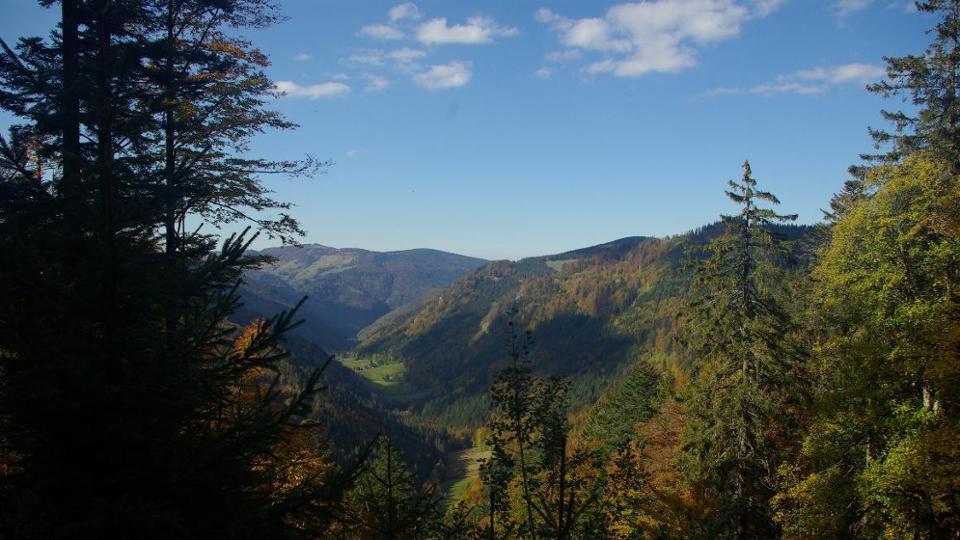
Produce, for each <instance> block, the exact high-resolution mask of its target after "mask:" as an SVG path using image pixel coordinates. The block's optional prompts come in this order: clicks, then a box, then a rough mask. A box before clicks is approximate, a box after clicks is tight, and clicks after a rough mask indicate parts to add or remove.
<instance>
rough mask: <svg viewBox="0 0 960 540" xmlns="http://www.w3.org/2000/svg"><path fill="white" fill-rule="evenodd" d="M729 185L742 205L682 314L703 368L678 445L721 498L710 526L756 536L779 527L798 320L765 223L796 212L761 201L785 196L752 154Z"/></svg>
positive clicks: (709, 491)
mask: <svg viewBox="0 0 960 540" xmlns="http://www.w3.org/2000/svg"><path fill="white" fill-rule="evenodd" d="M729 186H730V189H729V190H727V191H726V194H727V197H728V198H729V199H730V200H731V201H733V202H734V203H736V204H738V205H739V206H740V207H741V210H740V213H739V214H737V215H732V216H724V217H723V219H724V222H725V223H726V230H725V232H724V234H723V235H722V236H720V237H719V238H717V239H715V240H713V241H711V242H710V243H709V244H708V245H707V247H706V251H707V258H706V259H702V260H700V261H699V262H697V263H696V271H695V274H694V280H693V293H692V294H693V298H692V300H691V301H690V306H689V308H688V311H687V314H686V320H685V324H686V328H687V338H688V339H689V345H690V349H691V352H692V354H693V356H694V358H695V359H696V362H697V368H696V369H697V372H698V376H697V380H696V382H695V383H694V385H693V387H692V389H691V395H690V396H689V399H688V403H687V408H688V422H687V425H686V426H685V431H684V436H683V440H682V444H683V448H684V457H685V460H684V463H685V465H686V472H687V476H688V479H689V481H690V482H691V484H692V485H693V486H694V488H695V489H700V490H703V491H704V493H705V496H706V497H707V498H709V499H712V500H715V501H717V504H718V505H719V509H718V513H717V515H716V516H715V521H716V523H715V527H716V528H715V529H714V533H713V534H716V535H731V536H733V537H736V538H755V537H765V536H768V535H771V534H773V530H772V524H771V521H770V515H769V509H768V501H769V499H770V497H771V496H772V495H773V488H774V485H773V480H774V474H775V471H776V467H777V465H778V464H779V462H780V459H781V456H780V448H778V443H777V440H776V436H777V430H778V426H781V425H782V424H783V422H784V415H785V413H786V408H785V404H786V403H787V402H788V401H787V396H788V392H789V389H788V385H789V384H790V381H789V380H788V374H789V372H790V370H791V369H792V368H793V366H794V363H795V361H796V359H797V358H796V352H795V351H793V350H791V347H790V346H789V345H788V344H787V341H786V339H787V338H786V337H787V336H788V335H789V333H790V331H791V326H792V322H791V319H790V317H789V315H788V314H787V313H786V312H785V311H784V309H783V307H782V306H781V304H780V302H779V301H778V298H777V290H776V279H775V274H776V268H775V264H776V263H777V261H778V260H779V259H780V257H781V253H782V252H781V250H780V249H779V247H780V246H779V244H780V242H779V241H778V238H777V237H776V235H775V234H774V233H773V232H771V231H770V230H769V229H768V227H769V226H770V225H773V224H776V223H781V222H788V221H793V220H795V219H796V215H781V214H777V213H776V212H775V211H774V210H772V209H770V208H767V207H763V206H760V204H761V203H764V202H766V203H769V204H773V205H776V204H779V200H777V198H776V197H775V196H774V195H773V194H771V193H769V192H766V191H763V190H761V189H759V187H758V183H757V181H756V180H755V179H754V178H753V176H752V171H751V169H750V164H749V163H744V165H743V177H742V179H741V181H740V182H734V181H730V182H729Z"/></svg>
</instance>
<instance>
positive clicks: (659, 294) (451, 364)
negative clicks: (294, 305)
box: [355, 223, 814, 429]
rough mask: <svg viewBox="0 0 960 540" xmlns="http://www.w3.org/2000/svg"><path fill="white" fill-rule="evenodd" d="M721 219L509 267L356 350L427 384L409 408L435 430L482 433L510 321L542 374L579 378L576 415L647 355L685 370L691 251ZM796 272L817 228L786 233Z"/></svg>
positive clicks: (473, 278) (467, 284) (449, 294)
mask: <svg viewBox="0 0 960 540" xmlns="http://www.w3.org/2000/svg"><path fill="white" fill-rule="evenodd" d="M722 230H723V225H722V224H719V223H716V224H713V225H709V226H706V227H703V228H702V229H698V230H697V231H694V232H691V233H687V234H683V235H679V236H676V237H671V238H666V239H658V238H643V237H635V238H627V239H622V240H617V241H614V242H610V243H608V244H602V245H599V246H594V247H590V248H584V249H579V250H575V251H571V252H567V253H562V254H558V255H551V256H545V257H535V258H530V259H524V260H521V261H517V262H509V261H498V262H493V263H489V264H487V265H486V266H484V267H481V268H479V269H477V270H476V271H474V272H471V273H470V274H468V275H467V276H465V277H464V278H462V279H460V280H459V281H457V282H456V283H454V284H453V285H451V286H450V287H448V288H447V289H445V290H443V291H442V292H441V293H440V294H439V296H437V297H436V298H435V299H434V300H432V301H431V302H430V303H429V304H428V305H426V306H424V307H422V308H421V309H419V310H418V311H416V312H414V313H411V314H410V315H408V316H407V317H405V318H404V319H402V320H400V321H396V322H394V323H393V324H391V325H389V326H386V327H382V328H379V329H378V330H377V331H376V332H374V333H372V334H370V335H368V336H367V337H366V339H365V340H364V341H363V342H361V343H360V344H359V345H358V347H357V348H356V351H355V354H356V355H358V356H360V357H361V358H362V357H364V356H380V357H383V358H385V359H386V361H392V362H400V363H402V364H404V366H405V368H406V370H405V375H404V381H405V382H406V383H407V384H408V385H409V386H411V387H413V388H416V390H417V391H416V393H415V394H413V395H412V396H410V400H409V402H408V403H403V404H401V406H403V407H406V406H412V407H413V409H414V410H415V412H416V413H417V415H418V416H420V417H421V418H422V419H423V421H424V422H426V423H427V424H435V425H438V426H443V427H448V428H454V429H457V428H474V427H477V426H478V425H479V424H480V423H482V422H483V421H484V419H485V418H486V415H487V412H488V408H489V402H488V400H487V398H486V393H487V390H488V389H489V387H490V385H491V384H492V383H493V380H494V379H495V378H496V375H497V373H498V372H499V371H500V370H501V369H502V368H503V367H504V365H505V363H506V362H507V355H506V351H507V347H508V342H507V339H506V337H505V332H506V330H507V322H508V320H514V321H518V323H519V322H522V323H523V324H524V325H526V326H527V327H528V328H529V330H530V331H531V332H532V334H533V338H534V339H533V345H532V347H531V354H530V358H531V367H532V368H533V370H534V372H535V373H537V374H538V375H543V376H549V375H556V376H562V377H566V378H569V379H570V380H571V383H572V385H573V388H572V392H573V393H572V399H573V405H574V407H577V408H579V407H583V406H586V405H588V404H590V403H593V402H594V401H595V400H596V399H597V398H598V397H599V395H600V394H601V392H602V391H603V390H604V389H605V388H607V387H608V386H609V384H610V383H611V381H613V380H617V379H618V378H619V377H620V376H621V375H622V373H623V372H624V370H625V369H629V367H630V366H631V365H633V364H635V363H637V362H638V361H640V360H641V359H643V360H645V361H648V362H652V363H653V364H655V365H656V366H657V367H658V368H660V369H663V370H666V371H669V372H673V371H674V370H677V369H681V368H682V367H683V363H684V360H683V354H682V352H679V351H678V350H677V347H676V341H675V338H676V328H675V327H676V318H677V315H678V310H679V308H680V306H681V305H682V304H683V302H684V299H685V297H686V295H687V292H688V289H689V286H690V272H689V271H688V270H687V269H685V268H684V267H683V264H682V262H683V260H684V255H685V253H687V252H688V251H690V250H695V249H696V248H697V247H698V246H702V245H703V244H704V243H705V242H707V241H709V240H710V239H711V238H713V237H716V236H717V235H719V234H720V233H721V232H722ZM776 230H777V231H778V232H779V233H780V234H782V235H784V236H785V237H787V238H788V239H789V240H790V243H791V249H792V250H793V253H792V255H793V258H792V259H791V260H790V262H789V265H790V267H791V268H793V269H796V270H798V271H799V270H801V269H802V268H804V266H805V265H806V264H809V260H810V255H811V250H812V242H813V241H814V240H813V236H814V235H813V232H814V230H813V229H811V228H809V227H780V228H777V229H776Z"/></svg>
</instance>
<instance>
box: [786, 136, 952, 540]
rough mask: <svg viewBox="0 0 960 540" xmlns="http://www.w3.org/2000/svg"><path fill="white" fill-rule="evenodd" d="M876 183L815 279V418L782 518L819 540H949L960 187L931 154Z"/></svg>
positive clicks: (842, 224)
mask: <svg viewBox="0 0 960 540" xmlns="http://www.w3.org/2000/svg"><path fill="white" fill-rule="evenodd" d="M869 180H870V182H871V183H870V184H869V185H870V186H871V187H872V188H873V189H872V191H873V194H872V195H871V196H870V197H869V198H866V199H864V200H862V201H860V202H858V203H857V204H856V205H854V206H853V207H852V208H851V209H850V211H849V212H848V213H847V214H846V215H845V216H844V217H843V218H842V219H841V220H840V221H839V222H838V223H837V224H836V225H835V226H834V229H833V234H832V240H831V243H830V245H829V247H828V248H827V249H826V250H825V251H824V253H823V258H822V261H821V263H820V265H819V266H818V268H817V269H816V272H815V276H816V278H817V283H818V290H817V291H816V293H817V296H816V298H817V315H818V318H819V320H818V325H819V327H820V328H821V329H822V332H823V334H822V337H821V338H820V342H819V344H818V346H817V349H816V355H815V363H814V367H815V369H816V372H817V375H818V385H817V394H816V398H817V407H816V409H815V412H816V413H817V418H816V420H815V421H814V422H813V424H812V425H811V427H810V433H809V435H808V436H807V440H806V442H805V444H804V454H803V457H804V460H803V461H801V463H803V464H804V465H805V467H804V470H803V471H802V472H803V473H804V474H801V475H800V476H799V477H798V478H796V479H795V483H794V484H793V485H792V487H791V488H790V490H789V491H788V492H787V494H786V495H785V496H784V500H783V503H784V516H783V519H784V521H785V522H786V523H789V524H790V525H791V526H792V527H796V528H797V529H799V528H804V529H806V530H817V531H824V534H838V533H840V532H843V531H856V532H857V533H858V534H860V535H862V536H864V537H872V536H874V535H876V536H883V535H893V536H898V535H902V534H906V532H907V531H914V532H917V533H919V534H922V537H927V538H936V537H942V536H944V535H947V534H948V531H954V530H956V527H957V521H956V519H957V518H956V516H957V515H958V509H960V507H958V506H957V503H958V500H957V498H956V496H955V494H956V492H955V491H954V489H955V487H956V478H957V476H956V474H957V472H958V470H957V467H956V461H955V460H956V455H955V454H956V445H954V444H950V443H946V440H947V439H949V438H950V437H955V436H956V434H957V431H955V430H956V424H957V420H956V416H955V415H956V405H954V404H955V403H957V396H958V386H957V380H958V368H957V364H956V359H957V353H956V343H957V341H956V332H955V331H950V330H946V331H945V329H951V328H956V325H957V324H958V319H957V311H956V293H955V292H954V291H956V286H957V283H958V275H957V262H958V261H960V236H958V234H957V232H958V229H957V228H956V227H955V223H956V221H957V218H956V217H955V216H956V214H955V212H954V208H955V205H956V204H957V200H958V198H957V197H958V195H960V192H958V190H957V185H956V177H955V176H953V174H952V173H950V166H949V165H948V164H944V163H942V162H939V161H936V160H933V159H931V158H929V157H927V156H925V155H923V154H916V155H913V156H911V157H909V158H907V159H905V160H904V161H903V163H902V164H899V165H888V166H883V167H879V168H877V169H875V170H873V171H872V172H871V174H870V177H869ZM951 434H952V435H951ZM934 471H936V472H934ZM935 478H936V480H934V479H935ZM821 494H823V495H829V497H828V498H824V499H821V498H820V497H821ZM828 504H829V505H830V506H834V505H836V506H835V507H841V508H846V509H849V510H848V511H845V512H841V513H837V512H836V511H829V512H827V511H825V510H826V509H825V508H823V507H824V506H826V505H828ZM818 514H819V515H818Z"/></svg>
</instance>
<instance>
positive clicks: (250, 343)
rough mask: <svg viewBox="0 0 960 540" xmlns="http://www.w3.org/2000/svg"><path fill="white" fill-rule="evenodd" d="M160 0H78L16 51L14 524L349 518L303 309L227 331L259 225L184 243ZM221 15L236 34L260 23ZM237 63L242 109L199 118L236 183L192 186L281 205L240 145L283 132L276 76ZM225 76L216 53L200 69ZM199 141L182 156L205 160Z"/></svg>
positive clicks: (0, 357) (0, 88) (11, 162)
mask: <svg viewBox="0 0 960 540" xmlns="http://www.w3.org/2000/svg"><path fill="white" fill-rule="evenodd" d="M43 3H44V4H52V2H43ZM200 4H203V5H204V6H206V8H207V9H208V11H209V12H210V13H213V12H218V11H223V12H230V11H231V9H232V6H234V5H235V4H236V3H235V2H215V3H208V2H198V3H190V4H189V5H190V6H199V5H200ZM159 5H160V3H159V1H158V2H140V1H132V0H65V1H64V2H62V4H61V13H62V18H63V20H62V24H61V28H60V31H59V32H58V33H54V34H53V36H52V37H51V39H49V40H43V39H39V38H28V39H22V40H21V41H20V42H19V44H18V45H17V47H16V50H14V49H12V48H10V47H8V46H7V45H6V44H5V43H4V44H2V45H3V54H2V55H0V107H3V108H4V109H5V110H6V111H8V112H9V113H11V114H13V115H14V116H16V117H18V118H19V119H20V121H21V122H22V124H21V125H18V126H15V127H14V128H13V129H12V130H11V135H10V136H9V137H8V138H0V253H2V257H3V260H2V264H0V294H2V296H3V298H4V302H3V303H2V305H0V372H2V376H0V418H3V424H4V425H3V426H2V427H3V430H2V433H0V450H2V451H3V453H4V455H3V457H2V458H0V461H2V462H3V463H4V471H3V475H4V476H3V482H2V483H3V489H0V496H3V500H2V501H0V504H2V506H3V507H4V509H5V511H4V512H3V517H2V518H0V527H2V533H3V534H4V535H6V536H11V537H84V538H88V537H91V536H99V537H117V536H126V537H141V538H146V537H171V536H173V537H180V536H195V537H211V536H217V537H222V538H231V537H250V536H259V537H276V536H284V535H289V534H294V533H299V532H303V533H308V532H309V531H312V530H314V529H320V528H321V526H322V523H323V522H324V521H325V520H326V519H328V517H329V512H328V508H327V507H326V506H327V505H326V504H325V502H326V501H327V499H325V498H329V497H332V496H333V492H334V491H336V489H337V488H336V487H335V485H334V484H333V483H325V482H324V479H325V477H326V470H327V468H326V467H325V466H324V465H323V463H324V460H323V457H322V456H321V455H319V453H318V447H317V445H316V444H315V439H316V437H315V436H312V435H311V436H302V437H301V436H299V435H296V434H298V433H300V434H306V433H313V432H315V429H316V428H315V427H314V426H309V425H305V424H304V421H303V417H304V416H305V415H306V414H307V412H308V411H309V407H308V402H309V401H310V400H311V399H312V398H313V396H314V394H315V392H316V390H317V387H316V381H317V379H316V374H314V376H312V377H310V378H308V380H307V382H306V385H305V387H304V388H303V389H300V390H291V389H286V388H282V387H281V386H280V385H279V376H278V374H277V365H278V364H279V362H280V361H282V360H283V358H284V357H285V354H284V353H283V352H282V351H281V350H280V349H279V341H280V340H281V339H282V337H283V335H284V334H285V333H286V332H288V331H289V330H290V329H291V328H293V327H294V326H295V324H296V323H295V320H294V319H293V315H292V314H290V313H287V314H282V315H279V316H277V317H275V318H274V319H271V320H269V321H263V322H261V323H259V324H258V325H257V326H256V327H255V328H253V329H251V330H248V331H246V332H241V331H240V329H237V328H236V327H234V326H233V325H231V324H229V323H228V322H227V319H228V317H229V316H230V314H231V313H232V312H233V310H235V309H236V307H237V305H238V302H239V300H238V296H237V286H238V282H239V279H240V276H241V274H242V272H243V271H244V270H246V269H249V268H252V267H254V266H255V265H257V264H258V263H259V262H260V259H259V258H255V257H247V256H245V254H244V253H245V251H246V248H247V247H248V246H249V243H250V242H251V241H252V240H253V238H254V237H255V235H250V234H248V233H244V234H243V235H239V236H234V237H231V238H228V239H226V240H225V241H224V242H223V243H222V249H217V244H218V243H219V242H218V240H217V239H216V238H215V237H212V236H207V235H203V234H197V233H186V232H185V231H183V230H182V228H181V229H180V231H179V232H178V234H179V235H180V236H179V239H178V246H179V247H178V249H177V250H173V251H170V250H166V249H165V246H164V239H165V232H166V231H165V227H164V225H165V223H166V221H167V217H168V216H169V213H168V209H169V208H170V205H168V204H166V202H165V201H167V199H168V196H169V195H170V192H169V190H167V189H166V187H165V186H166V184H165V180H166V177H162V176H159V175H157V174H154V173H153V172H155V171H160V170H164V167H165V166H166V165H167V164H168V163H169V162H168V161H166V160H165V157H164V155H163V154H162V153H157V152H155V151H154V150H155V149H156V148H157V147H158V144H160V143H158V140H160V139H156V138H155V134H156V133H157V131H156V130H155V129H154V126H157V125H159V124H157V123H156V122H155V119H156V118H157V117H163V116H164V112H165V109H164V108H163V107H153V106H145V104H146V105H150V104H155V103H156V99H155V98H156V96H157V88H161V85H159V84H158V83H157V80H156V78H155V77H154V76H153V73H152V72H151V69H152V60H153V59H155V58H156V57H157V54H156V49H155V48H154V45H155V44H156V43H157V42H158V40H157V39H155V38H156V37H157V35H158V32H160V29H163V28H168V27H166V26H164V24H165V23H166V22H168V21H167V20H165V19H161V18H159V17H158V13H159V11H158V10H157V8H158V6H159ZM163 5H166V6H169V5H170V4H168V3H163ZM178 5H184V6H186V5H188V3H186V2H184V3H180V4H178ZM245 5H247V6H252V5H253V3H249V4H245ZM258 5H259V4H258ZM207 22H210V23H212V24H213V25H214V27H215V28H214V29H215V30H216V31H215V32H213V34H212V35H213V36H217V35H222V34H219V33H218V32H220V30H222V25H224V24H228V23H229V24H234V23H236V24H243V19H242V18H235V19H230V18H226V19H218V20H207ZM217 25H220V26H217ZM160 41H162V40H160ZM227 44H228V43H227V42H219V45H221V46H226V45H227ZM217 45H218V42H216V41H210V42H207V43H205V45H204V47H207V48H216V46H217ZM234 45H236V44H234ZM201 48H203V47H201ZM186 50H187V48H186V47H184V51H186ZM237 51H240V52H237ZM230 54H237V55H240V56H242V55H243V54H245V53H244V52H243V51H242V48H241V49H237V50H236V51H234V52H231V53H230ZM227 56H229V55H227ZM220 59H221V61H223V65H224V67H225V68H229V69H232V70H233V72H234V73H236V72H239V73H240V75H237V76H236V77H235V78H234V79H230V80H228V81H222V80H221V81H219V82H218V84H219V85H220V87H219V88H220V89H221V90H222V92H223V93H224V94H225V95H235V94H232V91H231V90H230V88H229V85H230V84H241V85H244V86H246V85H247V84H250V88H251V90H250V93H248V94H240V95H239V96H237V99H236V101H233V102H230V103H232V107H233V108H232V110H231V111H230V114H229V115H223V116H217V117H215V118H209V120H208V119H205V118H203V117H193V118H191V121H192V122H193V126H192V129H194V130H196V131H193V132H191V133H192V136H193V137H198V136H199V135H198V133H199V132H201V131H204V130H205V129H206V131H205V133H206V134H207V135H209V136H210V137H211V144H213V145H214V147H215V148H216V149H217V151H218V152H220V154H217V155H216V156H215V157H216V159H213V160H211V161H209V162H207V164H208V165H209V164H214V165H216V164H219V165H217V166H221V167H223V168H224V174H223V175H221V176H217V175H214V174H210V172H211V170H210V169H209V168H208V169H206V170H204V171H202V173H198V177H197V178H196V179H195V180H191V181H192V182H194V184H196V182H199V181H200V178H202V179H203V181H205V182H209V183H210V185H208V186H206V188H207V189H209V190H212V191H208V192H201V191H198V190H197V189H194V188H191V189H193V191H192V192H191V193H189V194H187V195H183V196H182V197H179V198H178V199H177V201H184V200H191V199H190V197H191V196H199V197H202V198H205V200H207V201H219V202H221V203H222V202H224V201H225V199H222V198H220V199H218V198H217V196H216V195H215V194H216V193H222V192H225V191H231V190H233V192H234V193H239V194H240V195H238V198H236V199H233V200H232V202H231V204H232V205H234V206H235V208H236V209H238V210H241V209H248V210H262V209H264V208H265V207H269V204H267V205H266V206H264V205H261V204H260V203H261V202H262V201H263V199H258V198H257V195H258V194H262V193H263V187H262V185H260V184H259V180H257V179H256V178H255V177H253V176H250V175H247V176H243V175H242V174H241V173H239V172H236V171H230V170H229V167H230V165H231V164H235V163H236V162H235V161H233V159H234V158H233V157H232V154H231V153H232V151H233V150H235V149H236V148H235V147H224V146H222V141H223V140H225V139H227V138H235V139H237V140H240V141H243V140H245V139H244V138H245V137H246V136H249V135H250V134H252V133H254V132H255V131H256V130H257V129H261V128H268V127H271V126H274V125H276V124H275V123H272V122H273V121H272V120H271V119H273V118H276V117H275V116H273V115H272V113H269V112H268V111H265V110H264V109H263V105H264V103H265V102H264V98H265V97H266V96H268V95H269V93H270V90H269V88H270V85H269V82H268V81H266V80H265V79H263V80H259V79H257V77H258V76H255V75H250V77H252V79H244V77H247V75H245V74H244V72H243V70H242V69H240V68H238V67H236V64H230V62H229V61H226V60H224V59H223V58H222V57H221V58H220ZM257 65H262V62H260V63H257ZM231 66H233V67H231ZM212 69H213V67H212V65H211V64H210V63H209V62H208V63H205V64H204V63H197V64H194V65H193V67H191V68H190V69H188V70H187V73H185V74H181V80H183V77H186V78H190V77H197V76H200V75H204V74H207V73H208V72H210V70H212ZM201 78H202V77H201ZM215 78H216V77H215ZM228 79H229V77H228ZM231 81H232V82H231ZM254 81H255V84H253V83H254ZM178 99H180V101H179V102H178V105H177V109H178V110H180V109H181V108H184V107H188V106H189V105H190V96H189V95H188V94H178ZM198 108H199V109H201V110H202V109H203V106H202V103H198ZM258 118H259V119H260V120H256V119H258ZM263 119H267V120H263ZM208 121H209V124H207V123H206V122H208ZM258 122H259V123H258ZM231 125H233V128H231ZM277 127H280V126H277ZM181 140H182V139H181ZM190 144H195V140H194V142H191V143H190ZM188 146H189V145H185V146H184V147H183V148H184V150H183V152H184V153H183V154H180V155H178V157H177V159H178V160H180V159H183V160H185V162H186V163H190V162H191V157H190V154H189V152H190V148H188ZM194 148H195V147H194ZM214 165H210V167H211V168H215V167H214ZM183 172H184V173H185V171H183ZM185 174H186V173H185ZM231 182H241V183H244V184H245V185H246V186H247V187H246V188H245V189H246V190H248V191H243V190H240V191H239V192H238V191H236V189H237V186H235V185H232V184H231ZM167 187H168V186H167ZM210 193H214V195H213V196H210V195H209V194H210ZM177 204H181V203H180V202H178V203H177ZM177 208H179V209H181V210H182V211H183V212H191V215H194V216H196V217H198V218H199V219H200V220H201V221H206V222H207V223H210V222H216V220H217V219H218V217H217V215H216V214H215V213H214V214H210V213H206V212H205V210H204V208H203V207H202V206H201V207H197V206H196V204H194V205H193V208H185V207H180V206H178V207H177ZM233 217H237V215H235V214H234V215H233ZM167 247H168V246H167ZM171 328H172V329H174V330H175V333H173V334H171ZM171 336H173V337H175V339H171ZM238 338H242V339H241V340H240V341H241V342H242V343H243V346H239V345H238V343H239V342H238ZM294 439H296V440H298V441H300V442H297V443H296V444H293V443H292V441H293V440H294ZM291 445H292V446H291ZM280 453H287V455H291V453H293V454H296V455H297V456H299V457H298V459H297V463H298V464H299V466H298V467H297V470H291V469H290V468H289V467H287V466H281V464H279V463H277V462H276V461H275V457H276V456H277V455H279V454H280ZM7 508H11V509H13V510H12V511H10V512H7V511H6V509H7Z"/></svg>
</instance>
